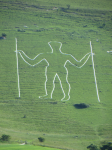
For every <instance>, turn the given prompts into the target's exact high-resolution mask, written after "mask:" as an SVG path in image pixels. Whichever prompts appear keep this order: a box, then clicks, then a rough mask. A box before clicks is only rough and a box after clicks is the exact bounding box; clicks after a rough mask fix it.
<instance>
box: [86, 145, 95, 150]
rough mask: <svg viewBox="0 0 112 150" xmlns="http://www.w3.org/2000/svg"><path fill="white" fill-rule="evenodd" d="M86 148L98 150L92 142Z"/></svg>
mask: <svg viewBox="0 0 112 150" xmlns="http://www.w3.org/2000/svg"><path fill="white" fill-rule="evenodd" d="M87 149H90V150H98V148H97V146H96V145H93V144H91V145H89V146H88V147H87Z"/></svg>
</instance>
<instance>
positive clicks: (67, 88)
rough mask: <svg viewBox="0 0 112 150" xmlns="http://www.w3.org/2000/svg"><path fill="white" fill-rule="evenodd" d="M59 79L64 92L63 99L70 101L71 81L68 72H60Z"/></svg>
mask: <svg viewBox="0 0 112 150" xmlns="http://www.w3.org/2000/svg"><path fill="white" fill-rule="evenodd" d="M58 79H59V82H60V86H61V89H62V92H63V95H64V96H63V98H62V99H61V101H68V100H69V99H70V89H71V87H70V83H69V82H68V74H66V73H58Z"/></svg>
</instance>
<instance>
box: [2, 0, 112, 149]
mask: <svg viewBox="0 0 112 150" xmlns="http://www.w3.org/2000/svg"><path fill="white" fill-rule="evenodd" d="M111 6H112V2H111V0H106V1H104V0H103V1H101V0H97V1H96V0H95V1H94V2H93V1H92V0H90V1H89V2H88V1H87V0H86V1H85V3H83V2H82V0H76V1H74V2H72V0H69V2H68V1H67V0H62V1H59V0H52V2H51V1H49V0H46V1H44V0H41V1H39V0H38V1H37V0H33V1H30V0H27V1H22V0H10V1H8V0H1V1H0V35H2V33H5V34H6V35H7V37H6V39H5V40H4V39H1V40H0V73H1V74H0V136H1V135H2V134H8V135H10V136H11V141H12V142H21V141H27V142H29V143H30V144H32V143H33V144H35V145H45V146H50V147H56V148H64V149H70V150H72V149H74V150H75V149H77V150H86V147H87V146H88V145H90V144H91V143H93V144H95V145H100V143H101V142H102V141H112V126H111V125H112V119H111V118H112V117H111V112H112V102H111V97H112V93H111V89H112V55H111V54H110V53H107V51H111V50H112V45H111V42H112V26H111V24H112V7H111ZM15 38H17V49H18V50H22V51H24V52H25V54H26V55H27V56H29V57H30V58H32V59H33V58H34V57H35V56H37V55H38V54H40V53H44V54H46V55H45V57H47V59H48V60H49V62H51V63H50V64H49V67H48V68H50V69H49V70H48V72H47V73H48V77H49V79H50V80H51V81H52V80H53V78H54V75H55V73H56V70H55V68H57V70H59V74H60V79H61V81H62V80H63V79H64V78H65V80H64V81H63V86H64V85H65V86H66V77H65V73H66V72H65V71H64V70H63V69H62V68H61V67H60V66H61V65H59V63H60V64H63V62H65V60H66V59H65V58H63V55H58V54H57V53H55V54H54V56H53V57H50V56H47V54H48V53H47V52H49V53H50V52H51V51H52V49H51V48H50V46H49V44H48V42H49V41H57V42H61V43H62V47H61V51H62V53H67V54H71V55H72V56H74V57H75V58H76V59H77V60H80V59H82V58H83V57H84V56H85V55H86V54H87V53H90V52H91V50H90V41H91V43H92V47H93V53H94V54H95V55H94V56H93V57H94V64H95V71H96V79H97V85H98V92H99V97H100V102H98V99H97V93H96V87H95V80H94V74H93V68H92V57H91V56H90V58H89V59H88V61H87V63H86V64H85V65H84V66H83V67H82V68H77V66H73V65H72V64H70V63H69V62H67V64H66V68H67V70H68V82H69V84H70V86H71V90H70V99H69V100H68V101H61V99H62V98H63V91H62V89H61V87H60V82H59V80H58V78H56V80H55V89H54V92H53V95H52V99H50V98H48V99H44V98H41V99H40V98H39V96H43V95H45V92H46V91H45V81H46V76H45V69H46V66H47V64H46V62H45V61H42V62H41V63H39V64H38V65H36V66H34V67H32V66H30V65H28V64H27V63H25V62H24V60H23V59H22V58H21V56H20V53H18V70H19V84H20V97H19V93H18V76H17V59H16V53H15V51H16V41H15ZM59 47H60V44H59V43H56V42H55V43H52V48H53V50H54V52H55V50H57V49H59ZM26 59H27V58H26ZM40 60H41V59H40ZM27 61H29V63H30V64H32V63H33V64H35V63H37V59H35V60H34V61H31V60H28V59H27ZM53 61H54V62H55V65H56V67H55V68H54V67H53V63H52V62H53ZM83 63H84V62H83ZM75 65H77V64H75ZM63 68H64V64H63ZM64 69H65V68H64ZM47 87H48V89H49V90H51V91H52V88H53V85H52V82H51V83H49V84H48V86H47ZM48 89H47V90H48ZM64 89H65V91H68V86H67V87H64ZM49 90H48V92H49ZM80 103H85V104H87V105H89V107H88V108H85V109H77V108H75V107H74V104H80ZM24 116H26V118H24ZM39 136H42V137H44V138H45V142H44V143H39V141H38V137H39Z"/></svg>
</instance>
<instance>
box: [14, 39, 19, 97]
mask: <svg viewBox="0 0 112 150" xmlns="http://www.w3.org/2000/svg"><path fill="white" fill-rule="evenodd" d="M15 40H16V51H15V52H16V60H17V78H18V92H19V97H20V85H19V69H18V52H17V38H15Z"/></svg>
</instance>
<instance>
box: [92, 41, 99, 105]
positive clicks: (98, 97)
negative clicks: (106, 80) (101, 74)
mask: <svg viewBox="0 0 112 150" xmlns="http://www.w3.org/2000/svg"><path fill="white" fill-rule="evenodd" d="M90 48H91V54H92V64H93V72H94V79H95V85H96V93H97V98H98V101H99V102H100V98H99V93H98V86H97V80H96V73H95V67H94V59H93V51H92V45H91V41H90Z"/></svg>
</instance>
